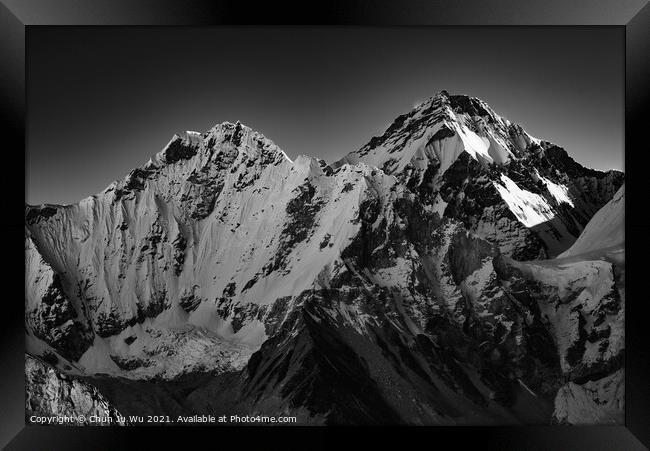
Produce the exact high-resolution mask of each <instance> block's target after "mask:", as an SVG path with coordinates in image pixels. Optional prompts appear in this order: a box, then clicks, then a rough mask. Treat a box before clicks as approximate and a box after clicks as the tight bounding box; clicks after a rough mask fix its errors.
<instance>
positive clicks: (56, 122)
mask: <svg viewBox="0 0 650 451" xmlns="http://www.w3.org/2000/svg"><path fill="white" fill-rule="evenodd" d="M623 39H624V35H623V31H622V29H621V28H589V27H569V28H550V27H546V28H542V27H539V28H517V27H513V28H433V27H431V28H300V27H298V28H271V27H269V28H112V27H104V28H99V27H98V28H55V27H47V28H31V29H29V35H28V43H27V45H28V51H27V53H28V66H27V67H28V130H27V136H28V144H27V153H28V154H27V199H26V201H27V202H28V203H30V204H36V203H42V202H49V203H72V202H76V201H78V200H80V199H82V198H84V197H86V196H88V195H90V194H94V193H97V192H99V191H101V190H102V189H104V188H105V187H106V186H107V185H108V184H109V183H110V182H112V181H113V180H116V179H119V178H122V177H123V176H124V175H126V174H127V173H128V172H129V171H130V170H131V169H133V168H135V167H137V166H140V165H142V164H144V163H145V162H146V161H147V160H148V159H149V157H150V156H151V155H153V154H154V153H156V152H158V151H159V150H161V149H162V147H163V146H164V145H165V144H166V143H167V142H168V141H169V139H170V138H171V136H172V135H173V134H174V133H175V132H178V131H184V130H196V131H201V132H202V131H205V130H207V129H209V128H210V127H211V126H212V125H214V124H216V123H220V122H223V121H231V122H234V121H236V120H240V121H241V122H242V123H244V124H246V125H248V126H250V127H251V128H253V129H256V130H258V131H260V132H261V133H263V134H264V135H266V136H267V137H268V138H270V139H272V140H273V141H274V142H275V143H276V144H278V145H279V146H280V147H281V148H282V149H283V150H284V151H285V152H286V153H287V154H288V155H289V156H290V157H291V158H294V157H295V156H297V155H300V154H308V155H313V156H317V157H320V158H324V159H325V160H327V161H328V162H331V161H334V160H336V159H338V158H340V157H342V156H343V155H345V154H346V153H348V152H350V151H352V150H355V149H357V148H359V147H361V146H362V145H363V144H365V143H366V142H367V141H368V140H369V139H370V138H371V137H372V136H373V135H379V134H381V133H382V132H383V130H384V129H385V128H386V127H387V126H388V125H389V124H390V123H391V122H392V121H393V119H394V118H395V117H396V116H398V115H399V114H402V113H405V112H407V111H408V110H410V109H411V108H412V107H413V106H414V104H415V103H417V102H419V101H421V100H423V99H425V98H427V97H429V96H431V95H433V94H435V93H436V92H437V91H440V90H442V89H445V90H447V91H448V92H449V93H451V94H461V93H462V94H469V95H472V96H476V97H479V98H481V99H483V100H485V101H486V102H487V103H488V104H489V105H490V106H492V107H493V108H494V109H495V110H496V111H497V113H499V114H501V115H502V116H505V117H507V118H508V119H510V120H512V121H515V122H519V123H521V124H522V125H523V126H524V128H525V129H526V130H527V131H528V132H529V133H531V134H532V135H533V136H536V137H538V138H543V139H547V140H549V141H553V142H555V143H557V144H559V145H561V146H563V147H564V148H565V149H566V150H567V152H569V154H570V155H571V156H573V157H574V158H575V159H576V160H577V161H579V162H580V163H582V164H584V165H586V166H589V167H592V168H597V169H611V168H615V169H623V119H624V112H623V95H624V92H623V88H624V86H623V75H624V74H623V57H624V55H623Z"/></svg>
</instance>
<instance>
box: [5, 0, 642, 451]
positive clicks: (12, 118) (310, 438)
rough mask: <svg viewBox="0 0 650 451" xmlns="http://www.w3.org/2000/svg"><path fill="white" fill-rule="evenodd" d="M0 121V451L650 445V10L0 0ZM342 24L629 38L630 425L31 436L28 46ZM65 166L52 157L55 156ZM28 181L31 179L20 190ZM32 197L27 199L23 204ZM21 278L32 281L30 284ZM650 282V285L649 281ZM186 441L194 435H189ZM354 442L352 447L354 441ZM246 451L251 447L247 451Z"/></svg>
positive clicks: (637, 4) (53, 430)
mask: <svg viewBox="0 0 650 451" xmlns="http://www.w3.org/2000/svg"><path fill="white" fill-rule="evenodd" d="M0 2H1V3H2V5H0V55H1V57H0V67H1V68H2V71H1V72H0V76H1V77H0V114H1V116H2V117H1V126H2V134H0V137H2V143H3V146H2V148H3V152H2V153H1V154H0V158H1V159H2V167H3V169H4V170H3V175H2V177H1V178H2V194H1V196H0V200H1V204H0V205H2V211H3V213H4V215H3V220H2V221H1V223H0V227H2V232H1V234H0V239H1V241H0V242H2V243H3V245H2V249H3V251H4V252H3V254H4V259H5V261H4V262H3V263H4V265H3V266H4V267H5V269H4V270H3V271H2V273H3V276H4V277H3V279H4V284H3V287H4V288H5V290H4V296H3V297H2V307H1V310H0V312H2V316H1V317H2V319H1V320H0V329H1V331H0V333H1V334H2V337H1V340H0V369H1V371H2V382H1V384H0V400H1V401H0V406H1V407H2V408H1V409H0V411H1V412H2V413H1V415H2V416H1V417H0V446H6V449H31V450H37V449H48V450H52V449H57V450H63V449H120V448H129V447H131V446H133V445H135V444H136V443H137V440H141V439H146V443H147V444H148V445H147V446H148V447H150V448H153V447H155V446H156V445H155V444H154V442H160V443H163V444H167V445H171V444H173V443H178V444H181V445H182V446H186V447H188V446H194V444H197V446H198V443H197V440H206V443H208V444H209V445H214V446H216V445H217V444H222V445H224V446H225V444H226V442H225V440H226V438H225V437H227V436H228V438H229V439H231V440H235V442H233V443H234V444H231V445H229V446H237V445H236V443H238V442H239V443H241V444H245V445H250V444H252V442H255V441H260V444H262V445H263V446H265V447H266V448H269V447H270V448H271V449H275V448H283V449H287V448H288V449H292V448H296V447H299V448H305V447H310V448H311V447H318V446H324V445H328V447H332V446H341V444H344V445H345V444H351V442H350V440H349V439H348V438H347V437H348V436H350V435H354V439H355V440H362V441H363V442H367V441H369V440H371V441H380V442H382V443H383V444H388V443H389V442H394V443H395V445H393V446H396V445H401V446H405V447H406V446H416V443H417V442H416V440H418V441H423V443H429V444H431V446H434V445H436V446H439V447H442V448H447V447H448V445H446V443H452V444H453V445H452V446H453V447H454V448H456V447H460V448H463V447H464V446H467V445H473V446H481V447H483V448H487V449H500V450H504V449H540V450H542V449H544V450H564V449H567V450H569V449H570V450H581V449H589V450H601V449H602V450H637V449H638V450H641V449H648V448H647V447H648V446H650V407H649V402H648V401H649V400H650V383H648V381H649V380H650V363H649V362H650V350H649V349H648V347H647V345H646V341H647V340H646V337H647V328H646V323H647V322H648V321H649V320H650V319H649V318H650V315H648V310H649V308H648V303H649V302H650V299H648V296H647V295H645V294H644V286H643V283H644V272H647V265H645V264H644V263H645V255H646V251H647V250H648V249H649V246H648V236H649V235H650V220H649V219H647V218H646V216H647V215H645V214H644V213H645V212H644V210H645V209H646V208H647V207H646V205H647V202H646V197H647V194H648V182H649V181H650V177H648V175H647V172H648V171H650V166H649V165H648V164H647V162H648V156H647V155H648V152H650V149H649V145H648V139H647V138H646V136H647V135H648V131H647V130H646V129H647V128H648V127H647V124H648V123H650V122H649V114H648V111H649V110H650V104H649V100H650V88H649V87H648V85H649V82H650V58H649V57H648V56H649V55H650V4H648V0H607V1H605V0H591V1H590V0H578V1H571V2H567V1H562V0H552V1H544V2H540V1H535V0H525V1H524V0H493V1H483V2H471V1H470V0H460V1H458V0H457V1H453V0H447V1H440V0H435V1H428V2H423V1H409V2H403V1H400V2H391V1H389V0H380V1H369V0H366V1H363V0H347V1H327V2H310V3H309V4H304V5H303V6H302V8H298V7H296V6H291V5H280V4H276V3H267V4H265V5H260V6H258V5H249V4H248V3H247V2H243V1H240V2H236V1H220V2H211V1H207V0H198V1H181V0H158V1H151V0H99V1H89V0H86V1H81V0H57V1H49V0H0ZM262 24H263V25H296V24H301V25H337V26H341V25H343V26H384V25H391V26H440V25H445V26H476V25H481V26H575V25H580V26H615V27H621V28H622V29H624V32H625V43H626V44H625V49H623V50H622V51H624V52H625V58H626V59H625V61H626V68H625V70H626V76H625V80H626V83H625V116H626V117H625V150H626V153H625V172H626V184H627V188H626V207H629V208H626V230H625V233H626V242H627V243H628V245H627V247H626V260H627V261H628V262H630V263H628V265H627V273H628V275H627V277H626V281H627V283H626V291H627V293H628V294H627V296H626V309H627V310H626V349H627V351H626V364H625V367H626V401H625V402H626V415H625V426H594V427H564V426H548V427H528V426H524V427H494V428H487V427H483V428H480V427H469V428H468V427H453V428H440V427H436V428H401V429H392V428H374V429H369V428H355V429H350V428H346V429H341V428H327V429H324V428H289V429H287V428H272V429H271V428H261V429H260V428H235V429H219V430H218V431H215V430H214V429H203V428H194V429H192V431H187V430H185V429H183V428H177V427H173V428H106V429H104V428H67V427H47V426H25V417H24V346H23V344H24V343H23V341H24V303H23V301H22V300H21V296H22V295H21V291H23V290H22V289H21V287H22V286H23V283H22V282H20V281H21V280H24V279H22V277H24V275H23V274H24V266H23V265H21V264H20V262H23V261H24V248H23V247H22V246H23V244H22V243H23V241H24V235H23V234H24V231H23V228H24V186H25V185H24V180H23V177H24V175H25V174H24V171H21V170H20V167H21V166H22V167H24V166H25V150H24V149H25V145H26V142H25V139H26V135H25V129H26V128H25V121H26V118H27V116H26V108H25V105H26V102H25V74H26V71H28V70H29V68H26V67H25V61H26V59H25V48H26V47H25V37H26V35H27V33H28V32H29V29H30V27H36V26H60V25H82V26H107V25H129V26H130V25H133V26H158V25H178V26H188V25H202V26H208V25H209V26H212V25H215V26H216V25H262ZM54 157H55V156H53V158H54ZM21 180H22V181H21ZM21 195H22V198H21ZM21 271H22V274H21ZM645 277H647V275H646V276H645ZM186 432H187V433H186ZM344 435H345V437H346V438H344ZM244 448H245V447H244Z"/></svg>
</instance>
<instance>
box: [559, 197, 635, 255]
mask: <svg viewBox="0 0 650 451" xmlns="http://www.w3.org/2000/svg"><path fill="white" fill-rule="evenodd" d="M624 198H625V186H621V187H620V188H619V190H618V191H617V192H616V194H615V195H614V197H613V198H612V200H610V201H609V202H608V203H607V204H606V205H605V206H604V207H603V208H601V209H600V210H598V212H597V213H596V214H595V215H594V217H593V218H591V220H590V221H589V224H587V226H586V227H585V229H584V231H583V232H582V234H580V236H579V237H578V239H577V240H576V242H575V243H573V246H571V247H570V248H569V249H567V250H566V251H564V252H562V253H561V254H560V255H558V258H563V257H572V256H576V255H581V254H585V253H588V252H591V251H598V250H604V249H608V248H613V247H623V245H624V244H625V236H624V233H625V205H624Z"/></svg>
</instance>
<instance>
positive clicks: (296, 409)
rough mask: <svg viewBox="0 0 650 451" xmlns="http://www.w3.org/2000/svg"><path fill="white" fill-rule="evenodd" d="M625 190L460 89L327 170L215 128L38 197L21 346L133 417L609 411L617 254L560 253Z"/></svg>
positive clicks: (232, 128) (575, 419) (616, 177)
mask: <svg viewBox="0 0 650 451" xmlns="http://www.w3.org/2000/svg"><path fill="white" fill-rule="evenodd" d="M623 179H624V177H623V174H621V173H618V172H615V171H609V172H607V173H605V172H600V171H594V170H591V169H587V168H584V167H582V166H580V165H579V164H578V163H577V162H575V161H574V160H572V159H571V158H570V157H569V156H568V154H567V153H566V152H565V151H564V150H563V149H561V148H559V147H558V146H556V145H554V144H551V143H549V142H546V141H541V140H537V139H535V138H533V137H531V136H530V135H528V134H527V133H526V132H525V131H524V130H523V129H522V128H521V127H520V126H518V125H517V124H514V123H511V122H510V121H508V120H505V119H503V118H501V117H499V116H498V115H497V114H496V113H495V112H494V111H492V110H491V109H490V107H489V106H488V105H486V104H485V103H484V102H482V101H480V100H478V99H473V98H470V97H466V96H450V95H449V94H447V93H444V92H443V93H441V94H439V95H437V96H435V97H433V98H432V99H429V100H428V101H427V102H424V103H423V104H422V105H421V106H419V107H418V108H415V109H414V110H412V111H411V112H409V113H407V114H405V115H402V116H399V117H398V118H397V119H396V120H395V122H394V123H393V124H392V125H391V126H390V127H389V128H388V129H387V130H386V132H385V133H384V134H383V135H382V136H380V137H375V138H372V139H371V140H370V142H369V143H368V144H367V145H366V146H364V147H363V148H362V149H360V150H359V151H357V152H353V153H351V154H349V155H348V156H347V157H345V158H344V159H343V160H341V161H339V162H337V163H334V164H332V165H331V166H327V165H325V164H324V162H322V161H319V160H315V159H310V158H305V157H302V158H300V159H297V160H296V161H295V162H291V161H290V160H289V159H288V158H287V157H286V155H284V153H283V152H281V151H280V150H279V149H278V148H277V147H275V145H274V144H272V143H271V142H270V141H268V140H266V139H265V138H264V137H262V136H261V135H259V134H257V133H255V132H253V131H251V130H250V129H248V128H246V127H244V126H242V125H241V124H239V123H237V124H228V123H225V124H221V125H219V126H217V127H215V128H214V129H213V130H211V131H209V132H207V133H203V134H199V133H189V134H185V135H183V136H176V137H174V139H172V141H171V142H170V144H169V145H168V146H167V148H166V149H165V150H164V151H163V152H161V153H159V154H158V155H156V156H155V157H153V158H152V160H151V161H150V162H149V163H147V164H146V165H145V166H144V167H143V168H140V169H138V170H135V171H133V172H132V173H131V174H130V175H129V176H127V177H126V178H125V179H124V180H123V181H120V182H116V183H115V184H113V185H111V186H110V187H109V188H107V190H105V191H104V192H103V193H101V194H99V195H97V196H92V197H91V198H88V199H85V200H84V201H82V202H80V203H79V204H78V205H75V206H66V207H58V206H44V207H27V208H26V227H27V235H28V239H27V244H26V258H27V262H28V265H27V267H28V274H27V279H26V293H27V294H26V326H27V328H28V334H29V335H30V337H33V342H34V343H37V344H38V346H36V345H34V346H35V349H34V350H33V352H35V353H38V354H39V355H41V356H44V355H46V354H47V355H50V356H53V358H52V361H53V364H54V365H55V366H56V368H57V369H56V371H63V372H64V373H65V372H66V371H69V370H70V369H71V368H72V367H74V368H75V370H76V371H78V372H82V374H84V383H85V384H90V385H88V386H87V387H94V386H96V387H99V389H100V390H101V392H102V393H103V394H104V395H105V396H106V400H107V402H108V403H110V404H111V405H115V406H116V407H117V408H118V409H119V410H120V412H122V413H124V414H126V415H135V414H140V415H141V414H143V413H144V412H154V411H155V409H156V407H157V406H158V407H160V406H163V407H164V409H167V411H168V412H171V413H172V414H174V413H191V414H194V413H206V414H207V413H211V414H229V413H232V414H234V413H240V414H241V413H243V414H250V413H264V414H267V415H279V414H287V415H296V416H297V417H298V418H299V420H300V422H301V423H304V424H322V423H325V424H388V423H390V424H440V425H446V424H514V423H533V424H549V423H550V422H551V421H555V422H565V423H572V424H574V423H580V422H583V423H584V422H587V423H588V422H592V423H598V422H601V421H609V420H604V419H608V418H614V421H615V420H616V418H618V416H617V412H619V410H622V401H621V399H622V397H621V393H622V391H623V388H622V382H621V380H622V377H621V373H622V371H623V356H624V343H623V336H624V334H623V330H622V328H623V319H624V287H623V284H622V282H621V281H622V280H624V279H623V278H622V274H624V265H622V264H621V261H620V259H617V258H610V257H611V255H609V254H607V255H605V254H603V255H602V256H598V257H597V258H594V257H593V256H592V257H584V256H583V257H580V256H578V257H572V258H571V259H570V260H566V259H563V260H556V259H553V258H550V257H555V256H556V255H558V254H559V253H561V252H563V251H565V250H566V249H567V248H568V247H569V246H571V244H572V243H573V242H574V241H575V239H576V238H577V237H578V236H579V235H580V234H581V232H582V230H583V229H584V227H585V226H586V224H587V223H588V222H589V220H590V219H591V218H592V217H593V215H594V214H595V213H596V211H598V210H599V209H600V208H601V207H602V206H603V205H605V204H606V203H607V202H608V201H609V200H610V199H611V198H612V196H613V195H614V193H615V192H616V191H617V190H618V188H619V187H620V186H621V185H622V183H623ZM66 365H67V368H68V369H66ZM39 371H40V372H38V371H37V372H35V373H34V374H35V375H36V376H37V377H36V376H35V377H34V378H33V382H32V387H34V388H30V390H32V391H33V393H35V394H36V393H40V392H39V391H38V390H40V389H41V388H38V387H36V386H37V385H39V384H40V386H43V385H44V384H49V383H52V382H48V381H49V380H50V379H51V378H49V376H47V377H45V376H44V374H45V373H43V371H44V370H42V371H41V370H39ZM53 371H54V370H53ZM47 374H50V373H47ZM56 374H59V373H56ZM57 377H59V376H57ZM61 377H63V376H61ZM52 380H54V379H52ZM57 380H58V379H57ZM154 382H155V384H154ZM57 383H62V382H57ZM66 383H67V382H66ZM83 387H86V386H83ZM76 389H77V388H76ZM88 390H91V391H92V388H88ZM135 392H142V393H146V394H147V396H135V395H134V393H135ZM88 393H89V396H90V397H91V398H92V399H95V400H96V401H93V402H92V403H91V404H92V405H93V406H95V405H97V403H101V402H103V401H102V400H103V398H101V399H100V398H97V395H96V394H93V393H95V392H92V393H91V392H88ZM97 393H98V392H97ZM594 393H595V394H594ZM66 396H67V395H65V396H62V397H60V398H56V399H52V400H51V401H48V402H49V403H50V404H49V405H50V407H49V408H51V409H54V407H52V406H55V405H56V404H57V403H61V404H62V405H65V406H66V407H65V408H64V409H77V408H78V407H77V406H75V405H74V404H70V403H69V400H68V399H67V398H66ZM93 396H94V398H93ZM576 399H579V400H580V403H579V405H578V404H576V402H577V401H576ZM598 399H601V400H603V399H604V400H606V401H604V404H603V405H605V404H606V406H607V409H608V410H607V412H606V414H601V413H598V412H600V411H599V410H598V409H599V408H598V402H599V401H598ZM66 403H67V404H66ZM102 405H103V404H102ZM37 407H38V406H36V407H34V408H37ZM38 408H40V407H38ZM93 408H95V407H93ZM594 411H595V412H596V414H592V413H593V412H594ZM585 412H588V413H585ZM589 412H590V413H589ZM154 413H155V412H154Z"/></svg>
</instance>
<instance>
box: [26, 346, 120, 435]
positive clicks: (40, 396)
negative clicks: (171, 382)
mask: <svg viewBox="0 0 650 451" xmlns="http://www.w3.org/2000/svg"><path fill="white" fill-rule="evenodd" d="M25 390H26V397H25V421H26V423H27V424H43V423H42V422H39V420H35V419H33V417H41V418H50V419H56V418H63V417H67V419H66V420H61V421H64V422H63V423H56V422H55V423H52V424H54V425H65V426H124V425H125V424H126V419H125V418H124V417H123V416H122V415H120V413H119V412H118V411H117V410H116V409H115V408H114V407H113V406H112V405H111V404H110V403H109V402H108V401H107V400H106V398H105V397H104V396H103V395H102V394H101V393H100V392H99V390H98V389H97V388H96V387H94V386H92V385H90V384H88V383H86V382H84V381H83V380H82V379H80V378H78V377H72V376H68V375H65V374H62V373H61V372H59V371H58V370H56V369H55V368H54V367H52V366H50V365H49V364H47V363H45V362H43V361H42V360H40V359H37V358H34V357H32V356H30V355H26V356H25Z"/></svg>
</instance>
